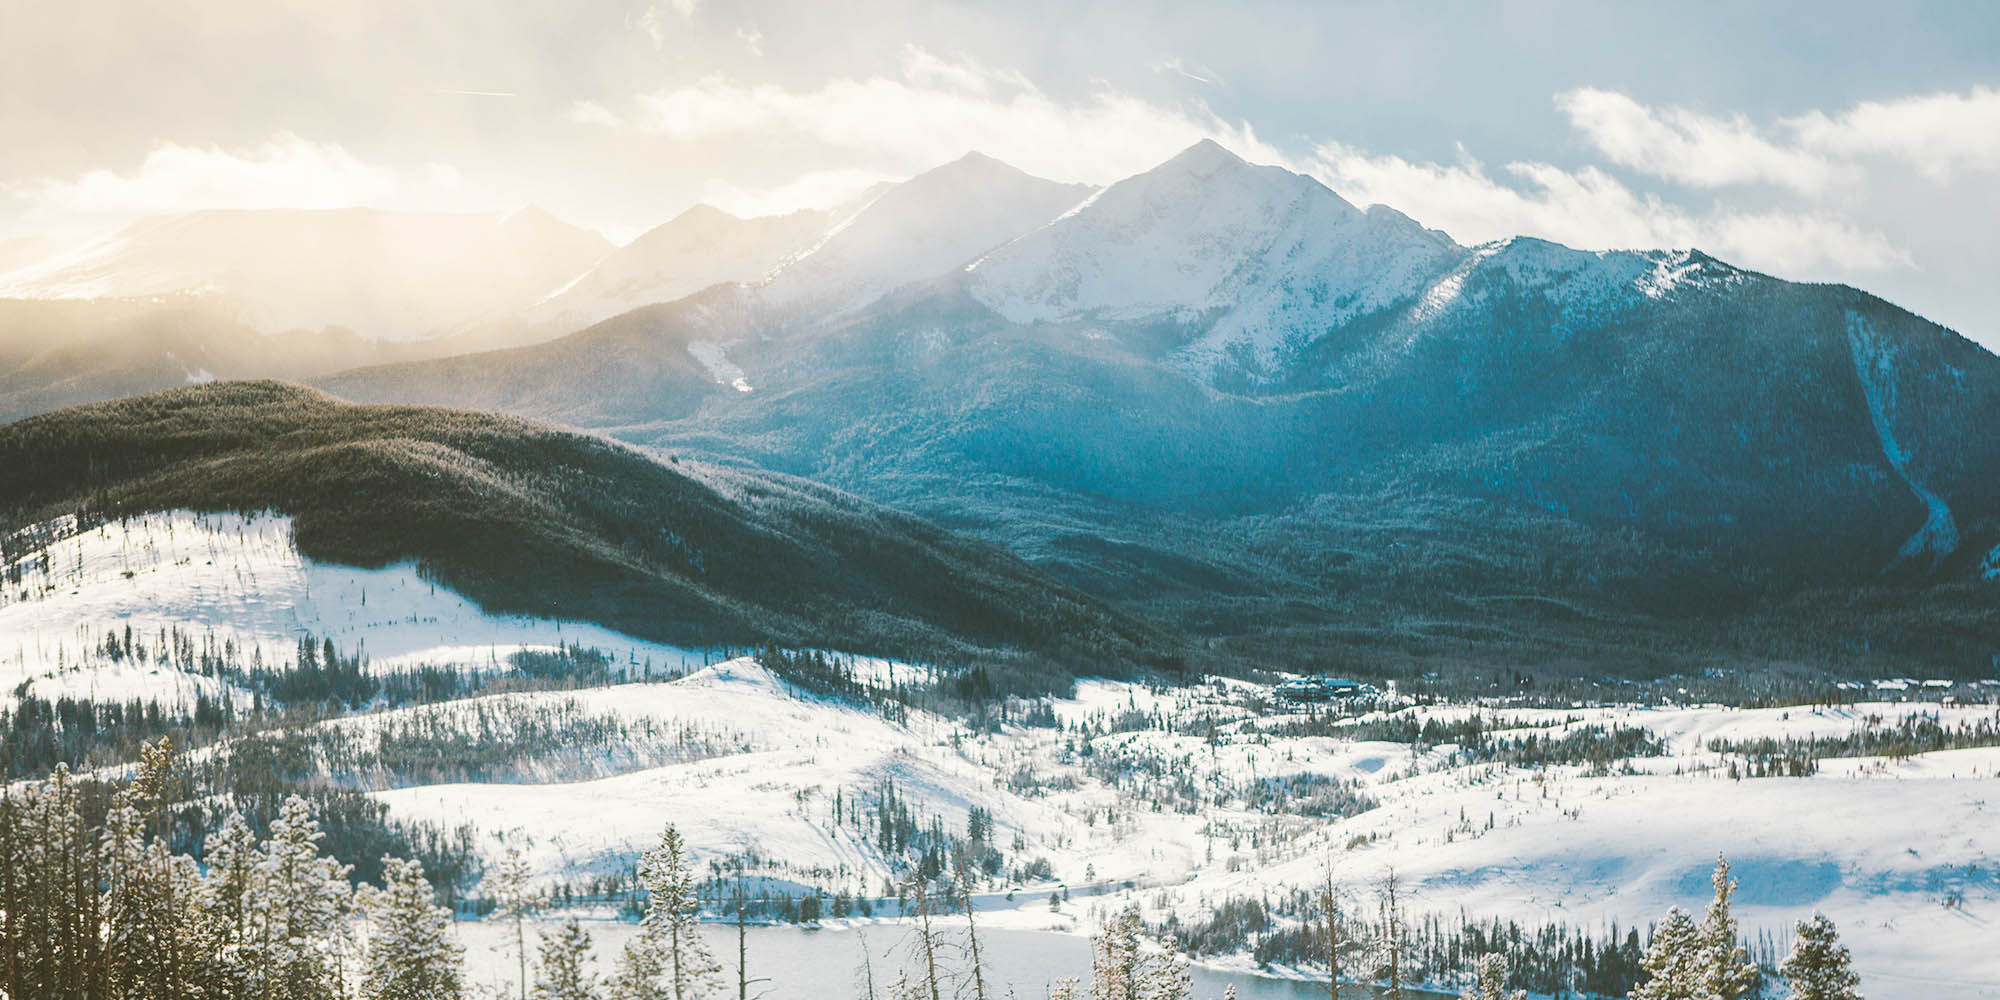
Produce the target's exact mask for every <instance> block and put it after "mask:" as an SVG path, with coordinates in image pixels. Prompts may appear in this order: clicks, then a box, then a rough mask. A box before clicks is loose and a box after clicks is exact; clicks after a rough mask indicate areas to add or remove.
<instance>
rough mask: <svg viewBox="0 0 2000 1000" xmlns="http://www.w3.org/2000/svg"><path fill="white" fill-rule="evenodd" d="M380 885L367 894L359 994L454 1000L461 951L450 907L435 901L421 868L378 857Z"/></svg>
mask: <svg viewBox="0 0 2000 1000" xmlns="http://www.w3.org/2000/svg"><path fill="white" fill-rule="evenodd" d="M382 881H383V886H382V888H381V889H379V890H376V891H375V892H372V893H370V894H369V905H368V916H369V919H370V920H371V922H372V924H373V926H372V927H371V929H370V934H369V938H368V956H367V963H366V968H365V969H364V971H363V973H362V979H361V995H362V996H363V997H364V998H366V1000H456V998H458V997H462V996H463V995H464V984H463V981H462V978H461V974H462V963H463V959H464V957H465V956H464V949H463V948H461V947H460V946H459V945H458V943H457V942H456V941H453V940H452V936H451V911H450V910H447V909H445V908H444V907H442V906H439V905H437V903H436V901H435V899H434V898H433V895H432V892H431V884H430V882H429V881H427V880H426V879H425V878H424V870H423V866H422V865H420V864H418V863H416V862H415V861H404V860H400V859H397V858H384V859H382Z"/></svg>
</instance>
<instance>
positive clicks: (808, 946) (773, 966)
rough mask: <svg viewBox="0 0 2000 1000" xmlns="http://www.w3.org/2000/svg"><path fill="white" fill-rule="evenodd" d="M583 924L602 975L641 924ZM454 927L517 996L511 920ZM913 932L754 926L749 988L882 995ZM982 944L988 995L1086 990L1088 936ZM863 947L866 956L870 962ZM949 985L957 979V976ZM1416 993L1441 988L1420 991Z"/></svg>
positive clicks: (1226, 979) (1214, 991)
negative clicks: (1059, 986) (1061, 985)
mask: <svg viewBox="0 0 2000 1000" xmlns="http://www.w3.org/2000/svg"><path fill="white" fill-rule="evenodd" d="M583 925H584V927H585V928H586V929H588V930H589V931H590V935H591V940H592V941H594V942H595V944H596V950H595V956H594V957H595V958H596V968H597V971H598V974H599V975H600V976H602V975H605V974H607V973H608V972H609V971H610V970H611V969H612V968H613V966H614V964H615V962H616V959H617V955H618V951H619V949H620V948H622V947H624V944H625V941H626V939H627V938H629V937H631V936H632V934H633V932H634V931H635V930H636V929H637V925H636V924H631V923H625V922H622V921H613V920H586V921H583ZM549 926H553V925H552V924H547V923H543V924H535V925H531V926H530V929H529V932H528V938H529V943H528V948H529V955H530V957H531V960H532V956H533V955H534V952H535V947H536V944H535V942H536V934H535V928H536V927H549ZM947 926H948V927H949V923H947ZM458 928H459V935H460V937H461V939H462V940H463V941H464V942H465V946H466V955H465V958H466V965H467V968H468V969H469V970H470V971H471V976H472V982H473V984H474V985H477V986H481V987H491V988H494V989H497V990H500V991H501V995H503V996H516V995H518V993H517V992H516V991H517V987H516V985H515V976H516V969H517V965H516V960H515V957H514V952H513V943H512V936H511V931H510V928H509V927H508V926H507V925H505V924H501V923H496V922H469V923H461V924H459V925H458ZM950 929H951V931H952V932H953V933H952V934H951V937H950V940H951V942H952V948H953V953H952V954H951V955H950V957H949V961H948V964H949V965H950V966H951V967H952V968H953V969H957V968H960V967H961V966H962V965H963V964H964V960H963V957H962V955H961V954H960V953H959V952H958V948H959V943H958V942H960V941H961V940H962V935H960V934H958V933H957V932H958V931H959V930H961V928H957V927H951V928H950ZM704 931H705V936H706V937H707V938H708V942H709V946H710V947H711V948H712V949H713V950H714V952H715V956H716V958H717V959H718V960H719V961H721V963H722V965H723V966H724V970H725V971H724V975H725V977H726V978H727V980H728V986H729V989H728V991H727V995H728V996H731V997H733V996H735V995H736V929H735V928H734V927H733V926H728V925H721V924H710V925H707V926H706V927H705V928H704ZM913 937H914V935H913V933H912V931H911V930H910V928H909V927H907V926H905V925H901V924H870V925H864V926H860V927H838V928H827V929H821V930H807V929H804V928H800V927H795V926H790V925H777V926H760V927H752V928H750V932H749V935H748V946H749V947H748V950H749V965H750V973H751V975H752V976H753V977H759V978H763V979H765V980H766V981H765V982H763V983H752V984H751V985H750V995H751V996H753V997H756V996H762V997H763V998H764V1000H846V998H854V1000H866V998H867V997H868V995H869V994H868V974H869V971H870V968H871V967H872V971H873V975H874V980H875V991H876V995H877V996H882V995H886V993H887V992H888V989H887V988H888V986H889V984H890V983H892V982H894V981H895V978H896V972H897V970H898V969H899V968H908V969H910V970H911V972H912V978H913V979H914V978H915V975H914V970H915V968H916V967H915V966H914V965H912V964H911V963H910V957H911V956H910V951H911V944H912V940H913ZM979 947H980V952H981V958H982V959H983V964H984V965H985V967H986V972H987V976H986V980H987V981H986V987H987V991H988V996H990V997H996V998H999V997H1006V996H1007V995H1008V991H1009V990H1010V989H1011V990H1012V992H1013V996H1014V997H1016V998H1017V1000H1041V998H1043V997H1046V996H1048V991H1049V987H1050V986H1051V985H1052V984H1053V983H1054V982H1055V981H1056V980H1057V979H1060V978H1065V977H1075V978H1077V979H1079V980H1081V981H1082V982H1083V983H1084V986H1085V988H1086V989H1088V985H1089V980H1090V942H1089V941H1088V940H1086V939H1084V938H1081V937H1077V936H1074V935H1070V934H1057V933H1053V932H1049V931H1024V930H1005V929H997V928H996V929H994V930H990V931H985V930H982V931H981V932H980V935H979ZM864 955H866V956H867V958H866V962H865V963H864V960H863V956H864ZM1193 974H1194V987H1195V989H1194V995H1195V997H1196V998H1197V1000H1219V998H1220V997H1221V996H1222V993H1223V990H1224V989H1226V988H1228V987H1229V986H1231V985H1234V986H1235V987H1236V995H1237V996H1238V997H1239V998H1241V1000H1324V998H1325V997H1326V984H1325V983H1324V982H1305V981H1298V980H1288V979H1272V978H1268V977H1264V976H1257V975H1252V974H1249V973H1245V972H1220V971H1215V970H1210V969H1203V968H1200V967H1196V968H1195V969H1194V970H1193ZM952 985H954V986H955V985H956V982H955V981H954V983H953V984H952ZM969 989H970V987H969V986H968V987H967V992H960V991H957V990H955V989H947V990H946V993H947V995H960V996H970V995H971V994H970V992H969ZM1341 995H1342V997H1343V1000H1347V998H1350V997H1351V998H1354V1000H1360V998H1363V997H1367V996H1368V995H1369V994H1368V991H1367V990H1365V989H1361V988H1358V987H1347V988H1343V989H1342V990H1341ZM1411 995H1412V996H1414V997H1434V996H1436V994H1422V993H1416V992H1412V994H1411Z"/></svg>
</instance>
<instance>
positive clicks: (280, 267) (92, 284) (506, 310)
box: [0, 208, 611, 340]
mask: <svg viewBox="0 0 2000 1000" xmlns="http://www.w3.org/2000/svg"><path fill="white" fill-rule="evenodd" d="M610 249H611V246H610V244H608V243H606V242H605V241H604V240H603V239H602V238H601V237H599V236H598V235H597V234H595V233H591V232H588V231H585V230H581V229H578V228H576V227H574V226H570V225H568V224H566V223H564V222H561V221H560V220H558V219H556V218H554V217H553V216H550V215H549V214H548V213H546V212H543V211H541V210H540V209H535V208H528V209H524V210H522V211H519V212H515V213H512V214H510V215H507V216H488V215H446V214H425V213H412V212H386V211H377V210H373V209H339V210H330V211H206V212H193V213H190V214H187V215H176V216H165V217H159V218H152V219H145V220H141V221H139V222H136V223H134V224H132V225H131V226H129V227H127V228H126V229H124V230H122V231H121V232H119V233H118V234H117V235H115V236H112V237H110V238H108V239H106V240H104V241H102V242H100V243H97V244H95V245H92V246H89V247H86V248H84V249H82V250H80V251H77V252H75V253H71V254H67V255H63V256H60V257H57V258H54V259H51V260H49V261H46V262H44V263H42V264H38V265H33V266H30V267H28V268H25V269H23V270H19V271H15V272H13V273H11V274H7V275H4V276H0V298H23V299H85V298H100V299H101V298H133V297H147V296H161V295H186V294H199V295H204V296H209V297H213V298H216V299H218V300H222V301H226V302H228V303H230V304H231V307H232V308H233V309H234V311H235V318H236V319H237V320H238V321H240V322H242V323H244V324H245V325H247V326H251V327H254V328H256V329H258V330H261V331H263V332H266V333H281V332H285V331H291V330H301V329H302V330H319V329H322V328H324V327H328V326H337V327H344V328H346V329H348V330H350V331H352V332H354V333H356V334H358V335H360V336H362V337H366V338H372V339H386V340H409V339H413V338H417V337H425V336H432V335H436V334H439V333H442V332H447V331H450V330H453V329H457V328H460V327H463V326H466V325H468V324H471V323H473V322H476V321H479V320H483V319H490V318H494V317H497V316H501V315H506V314H512V313H514V312H517V311H519V310H521V309H523V308H525V307H527V306H529V305H530V304H532V303H533V302H534V301H535V299H536V298H538V297H540V296H541V295H543V294H545V293H546V292H547V291H548V290H549V289H551V288H555V287H558V286H560V285H562V284H563V283H565V282H567V281H569V280H570V279H572V278H574V277H575V276H576V275H577V274H579V273H581V272H582V271H584V270H585V269H587V268H588V267H589V266H590V265H591V264H592V263H594V262H596V260H597V259H598V258H600V257H602V256H603V255H604V254H605V253H607V252H608V251H609V250H610Z"/></svg>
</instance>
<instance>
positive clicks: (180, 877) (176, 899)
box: [104, 737, 205, 1000]
mask: <svg viewBox="0 0 2000 1000" xmlns="http://www.w3.org/2000/svg"><path fill="white" fill-rule="evenodd" d="M172 769H173V743H172V741H170V740H168V739H167V738H166V737H161V738H160V740H159V741H158V742H156V743H148V744H143V745H142V746H141V747H140V764H139V769H138V774H137V775H136V776H135V777H134V778H133V779H132V781H131V782H130V783H129V784H128V785H126V787H124V788H123V789H121V790H119V792H118V794H117V796H116V797H115V799H114V800H113V803H112V807H111V810H110V812H109V814H108V815H107V816H106V817H105V831H104V859H105V869H104V871H105V880H104V912H105V930H106V937H105V962H106V966H105V971H106V974H107V976H108V978H109V979H110V984H109V985H110V993H111V995H112V996H114V997H118V998H123V1000H147V998H156V997H157V998H162V1000H167V998H173V1000H178V998H180V997H183V996H186V995H188V994H190V993H192V992H193V991H194V989H195V983H194V981H193V978H192V977H191V975H190V973H192V972H194V971H196V968H195V965H194V963H191V962H189V961H188V959H189V958H190V957H191V956H193V955H195V954H197V953H198V951H199V947H200V939H201V938H202V937H204V936H205V935H204V934H203V933H202V930H201V928H200V927H199V925H198V924H197V923H196V921H195V920H193V919H191V918H190V917H191V913H190V911H189V910H188V908H187V904H188V903H190V902H192V897H193V895H194V891H195V887H196V885H197V883H198V881H199V874H198V870H197V868H196V866H195V864H194V861H193V860H192V859H190V858H188V857H186V856H183V855H175V854H173V853H172V852H171V850H170V849H169V847H168V845H167V842H166V837H165V827H166V823H167V813H166V801H165V799H166V792H167V783H168V782H169V780H170V779H171V772H172ZM156 834H157V835H156Z"/></svg>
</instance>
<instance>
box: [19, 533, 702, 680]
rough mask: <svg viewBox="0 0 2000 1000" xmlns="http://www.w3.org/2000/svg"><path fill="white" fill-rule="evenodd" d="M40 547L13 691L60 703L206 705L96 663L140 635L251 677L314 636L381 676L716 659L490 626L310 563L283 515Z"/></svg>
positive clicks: (507, 622) (392, 579)
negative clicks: (594, 657)
mask: <svg viewBox="0 0 2000 1000" xmlns="http://www.w3.org/2000/svg"><path fill="white" fill-rule="evenodd" d="M31 530H33V531H39V532H41V535H42V537H51V538H56V539H59V540H56V541H52V542H49V543H47V544H45V545H43V546H40V547H37V548H33V549H31V550H29V551H26V552H22V551H21V550H20V549H16V548H14V547H12V546H10V548H9V555H10V559H11V561H10V562H9V564H8V565H7V567H5V569H6V577H7V579H8V580H9V581H12V580H14V579H15V574H17V573H18V574H19V582H18V583H14V582H9V583H8V584H7V585H6V586H5V588H4V593H0V690H11V689H12V688H13V687H14V686H16V685H18V684H19V683H20V682H21V681H23V680H32V681H34V690H35V692H36V693H37V694H39V695H42V696H44V697H55V696H56V695H57V694H58V693H65V692H66V693H74V694H89V693H93V692H95V693H96V694H97V695H98V696H99V697H104V696H105V695H106V692H107V691H113V690H115V691H117V692H120V697H129V696H136V695H138V694H142V693H143V694H145V695H146V696H148V697H156V696H157V697H170V698H171V697H176V696H181V695H191V693H192V690H193V688H192V687H191V686H190V685H198V684H200V683H201V682H202V681H203V680H205V679H202V678H191V677H189V676H188V675H185V674H180V673H177V672H173V671H159V670H149V669H147V668H145V667H143V666H133V665H131V664H130V662H129V661H127V663H126V664H112V663H107V662H105V661H104V659H103V657H101V656H99V655H97V653H96V652H95V651H96V650H97V649H99V648H100V647H102V645H103V644H104V640H105V639H106V638H107V637H109V636H112V635H114V634H122V633H123V632H124V630H125V629H127V628H130V629H131V631H132V633H133V634H134V636H135V637H136V638H137V639H138V640H140V641H141V642H145V643H147V644H149V645H150V644H151V642H152V641H153V640H154V639H155V637H156V636H158V635H159V634H160V633H161V632H162V631H166V632H168V633H171V632H173V631H175V630H179V631H181V632H182V633H185V634H187V635H189V636H191V637H193V638H194V640H195V641H196V642H197V643H200V644H213V646H214V648H215V649H217V650H218V651H220V650H222V649H224V648H225V647H229V648H233V649H234V650H235V651H236V652H237V655H238V657H239V659H240V660H241V661H242V662H244V663H246V664H248V663H251V662H253V661H261V662H262V663H263V664H265V665H269V666H276V665H279V664H283V663H288V662H290V661H291V659H292V658H293V656H294V654H295V653H296V651H297V645H298V641H299V640H300V639H301V638H303V637H306V636H311V637H313V638H315V639H331V640H333V642H334V644H335V646H337V647H338V648H340V649H341V650H343V651H346V652H363V653H365V654H366V655H367V657H368V659H369V662H370V663H371V664H372V665H373V666H375V667H376V668H378V669H385V670H397V669H407V668H410V667H414V666H417V665H421V664H437V665H446V664H450V665H460V666H468V667H479V668H492V667H496V666H504V665H505V664H506V662H507V657H508V656H509V655H510V654H512V653H514V652H517V651H519V650H522V649H539V650H549V649H555V648H557V647H559V646H561V645H563V644H570V645H578V644H580V645H583V646H586V647H593V648H596V649H599V650H601V651H602V652H603V653H604V654H605V655H606V656H609V657H611V659H612V662H613V665H614V666H622V667H629V668H631V669H634V670H639V669H642V668H644V667H646V666H647V665H648V664H650V665H651V668H652V669H653V670H656V671H666V670H680V669H682V668H684V667H690V666H693V667H699V666H700V665H701V664H703V663H704V662H706V661H707V660H708V659H709V658H710V657H708V656H705V655H704V654H702V653H700V652H697V651H691V650H684V649H679V648H676V647H671V646H664V645H661V644H658V643H652V642H646V641H644V640H641V639H635V638H633V637H631V636H628V635H624V634H622V633H618V632H614V631H611V630H609V629H606V628H602V627H600V626H597V625H591V624H587V623H581V622H566V621H555V620H550V619H544V618H532V617H527V616H501V615H490V614H487V613H486V612H484V611H482V610H480V608H479V606H478V605H476V604H474V603H472V602H471V601H470V600H467V599H466V598H464V597H462V596H460V595H459V594H457V593H456V592H454V591H452V590H450V589H449V588H446V587H441V586H439V585H437V584H434V583H432V582H430V581H429V580H426V579H424V578H423V576H422V575H421V574H420V573H419V572H418V571H417V568H416V567H415V566H413V565H410V564H407V563H403V564H397V565H393V566H388V567H384V568H382V569H361V568H358V567H353V566H340V565H335V564H332V563H323V562H319V561H316V560H313V559H308V558H306V557H304V556H302V555H300V554H299V553H298V550H297V549H296V548H294V546H293V544H292V522H291V518H289V517H283V516H279V515H269V514H264V515H250V516H245V515H240V514H201V513H195V512H191V511H174V512H170V513H161V514H148V515H145V516H143V517H135V518H130V519H127V520H124V521H114V522H110V523H106V524H103V525H99V526H97V527H94V528H89V529H86V530H84V531H81V532H77V531H75V530H74V521H73V520H70V521H67V522H60V523H59V522H50V523H49V524H46V525H41V526H37V528H36V529H31Z"/></svg>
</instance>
